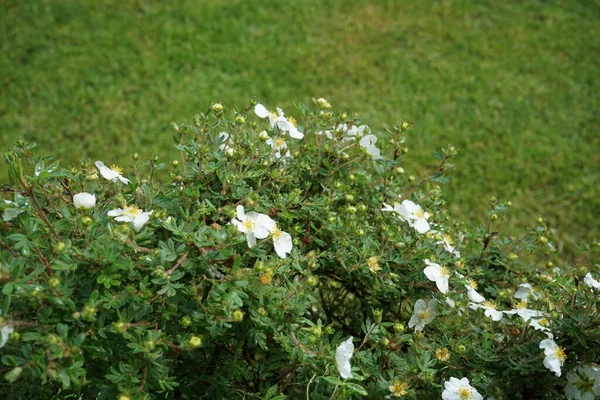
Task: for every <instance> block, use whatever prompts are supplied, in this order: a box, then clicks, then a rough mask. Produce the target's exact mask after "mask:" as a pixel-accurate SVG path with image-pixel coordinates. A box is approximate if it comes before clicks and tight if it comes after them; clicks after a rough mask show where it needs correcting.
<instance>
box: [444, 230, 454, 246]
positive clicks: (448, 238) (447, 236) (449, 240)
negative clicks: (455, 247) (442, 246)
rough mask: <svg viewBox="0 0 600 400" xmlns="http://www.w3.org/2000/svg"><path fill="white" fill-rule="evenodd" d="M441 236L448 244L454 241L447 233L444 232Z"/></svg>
mask: <svg viewBox="0 0 600 400" xmlns="http://www.w3.org/2000/svg"><path fill="white" fill-rule="evenodd" d="M443 238H444V241H445V242H446V243H448V244H449V245H452V244H453V243H454V240H453V239H452V237H451V236H450V235H448V234H447V233H446V234H444V236H443Z"/></svg>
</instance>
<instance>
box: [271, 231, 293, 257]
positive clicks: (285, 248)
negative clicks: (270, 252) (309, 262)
mask: <svg viewBox="0 0 600 400" xmlns="http://www.w3.org/2000/svg"><path fill="white" fill-rule="evenodd" d="M270 232H271V235H272V236H273V247H275V252H276V253H277V255H278V256H279V257H281V258H286V257H287V255H288V254H289V253H291V252H292V248H293V243H292V236H291V235H290V234H289V233H287V232H283V231H282V230H281V229H279V227H278V226H277V224H275V225H274V226H273V227H272V228H271V229H270Z"/></svg>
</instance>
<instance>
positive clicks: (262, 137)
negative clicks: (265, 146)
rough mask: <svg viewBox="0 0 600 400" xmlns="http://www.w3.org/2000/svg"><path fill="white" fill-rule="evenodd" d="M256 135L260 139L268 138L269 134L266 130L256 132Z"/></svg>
mask: <svg viewBox="0 0 600 400" xmlns="http://www.w3.org/2000/svg"><path fill="white" fill-rule="evenodd" d="M258 137H259V138H261V139H262V140H268V139H269V134H268V133H267V131H262V132H261V133H259V134H258Z"/></svg>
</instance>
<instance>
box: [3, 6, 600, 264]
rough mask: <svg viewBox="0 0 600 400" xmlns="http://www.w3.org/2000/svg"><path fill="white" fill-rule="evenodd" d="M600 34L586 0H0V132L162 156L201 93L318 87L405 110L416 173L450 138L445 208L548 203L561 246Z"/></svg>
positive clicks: (574, 222) (544, 207)
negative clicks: (452, 153)
mask: <svg viewBox="0 0 600 400" xmlns="http://www.w3.org/2000/svg"><path fill="white" fill-rule="evenodd" d="M599 37H600V2H598V1H574V0H565V1H559V0H554V1H553V0H548V1H534V0H531V1H527V2H522V1H509V0H505V1H502V2H499V1H467V0H456V1H426V0H406V1H400V0H378V1H374V0H370V1H368V0H354V1H349V0H296V1H284V0H260V1H258V0H227V1H225V0H211V1H184V0H179V1H168V2H167V1H129V0H128V1H123V0H119V1H106V0H102V1H90V0H80V1H77V2H75V1H71V0H68V1H67V0H52V1H48V0H46V1H45V0H39V1H23V0H4V1H2V2H1V3H0V138H1V141H2V144H4V146H3V148H8V147H9V146H10V145H11V144H12V141H13V140H14V139H15V138H17V137H24V138H26V139H28V140H34V141H37V142H40V143H41V144H42V148H43V151H42V152H43V154H46V155H54V156H56V157H57V158H58V159H61V160H63V161H64V162H63V165H69V164H76V163H77V160H78V159H79V158H81V157H83V158H86V157H90V158H92V159H93V160H95V159H102V160H104V161H105V162H106V163H120V164H122V165H123V164H125V165H126V164H127V163H128V160H129V155H130V154H131V153H133V152H138V153H140V155H141V156H143V157H149V156H150V155H152V154H154V153H161V154H163V155H165V156H166V157H167V158H170V157H174V154H175V152H174V150H173V149H172V147H171V135H172V130H171V128H170V126H169V124H170V122H172V121H177V122H187V121H190V120H191V117H192V116H193V115H194V114H196V113H197V112H199V111H202V110H205V109H206V108H207V107H208V106H209V105H210V103H212V102H215V101H220V102H222V103H224V104H226V105H228V106H230V107H232V106H235V105H239V106H244V105H245V104H246V103H247V101H248V100H249V99H250V98H251V97H252V96H257V97H258V98H259V99H260V100H261V102H263V103H264V104H266V105H267V106H269V107H274V106H275V105H277V106H280V107H283V108H284V110H287V111H288V113H292V114H293V105H294V104H296V103H301V102H302V103H308V102H309V101H310V98H311V97H313V96H315V97H321V96H322V97H325V98H327V99H328V100H329V101H330V102H331V103H332V104H333V106H334V107H335V108H336V109H347V110H350V111H357V112H359V113H360V115H361V116H363V117H364V120H365V122H366V123H367V124H369V125H370V126H372V127H373V128H375V129H382V128H383V127H384V126H389V125H391V124H395V123H399V122H401V121H403V120H408V121H410V122H411V123H412V124H413V126H414V128H413V129H412V130H411V131H410V133H409V137H408V139H409V141H408V145H409V147H410V154H411V155H412V157H409V158H410V164H407V166H406V169H407V170H408V171H409V172H410V173H412V174H414V175H416V176H417V177H419V176H421V175H423V174H425V173H426V171H427V170H428V169H429V168H430V167H432V166H433V165H434V164H435V161H434V160H433V159H431V158H430V156H429V154H430V152H431V151H432V150H435V149H437V148H439V147H441V146H443V145H446V144H448V143H452V144H454V145H455V146H456V147H457V148H458V149H459V150H460V151H461V155H460V156H459V158H458V159H457V160H456V162H455V164H456V166H457V168H456V169H455V170H454V172H453V174H452V178H453V179H452V182H451V183H450V184H449V185H448V186H447V187H445V192H446V197H447V198H448V200H449V203H450V209H451V211H452V213H453V214H455V215H456V216H458V218H460V219H462V220H465V221H482V220H483V219H484V218H485V212H486V209H487V197H488V196H489V195H492V194H493V195H497V196H498V197H499V198H501V199H510V200H512V201H513V203H514V207H513V209H512V211H511V213H510V216H509V219H508V221H507V226H506V229H507V232H516V230H517V229H520V228H522V227H524V226H527V225H530V224H531V223H532V221H533V220H534V218H535V217H536V216H537V215H543V216H544V217H546V218H547V219H548V220H549V222H550V224H551V225H552V226H553V227H555V228H557V229H558V230H559V232H560V236H559V238H558V244H559V246H561V247H562V246H563V245H565V246H566V250H567V255H568V252H569V251H570V249H572V247H573V246H574V245H575V244H576V243H580V242H582V241H589V240H591V239H593V238H598V237H599V235H598V233H599V224H598V222H597V217H598V216H600V197H599V193H598V182H599V177H600V154H599V150H600V132H599V128H600V117H599V106H600V101H599V93H600V68H599V67H600V54H599V51H600V41H599V40H598V38H599ZM0 181H2V182H4V181H6V171H5V167H4V166H3V167H2V171H0Z"/></svg>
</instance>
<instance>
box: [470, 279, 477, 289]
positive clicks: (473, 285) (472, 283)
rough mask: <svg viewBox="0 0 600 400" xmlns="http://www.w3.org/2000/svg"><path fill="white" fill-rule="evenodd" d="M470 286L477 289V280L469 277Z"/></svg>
mask: <svg viewBox="0 0 600 400" xmlns="http://www.w3.org/2000/svg"><path fill="white" fill-rule="evenodd" d="M469 286H470V287H471V289H477V282H475V281H474V280H473V279H469Z"/></svg>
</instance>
